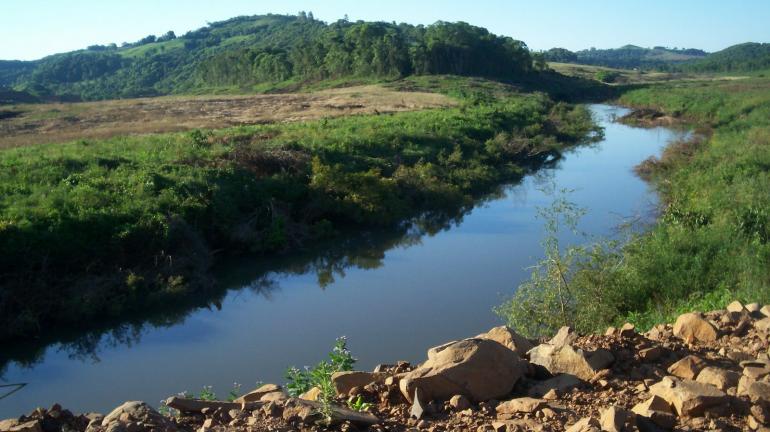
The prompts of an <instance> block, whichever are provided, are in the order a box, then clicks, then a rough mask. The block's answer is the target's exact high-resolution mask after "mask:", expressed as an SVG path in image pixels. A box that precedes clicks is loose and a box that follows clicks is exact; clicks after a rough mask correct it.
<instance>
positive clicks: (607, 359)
mask: <svg viewBox="0 0 770 432" xmlns="http://www.w3.org/2000/svg"><path fill="white" fill-rule="evenodd" d="M529 357H530V363H533V364H536V365H540V366H542V367H544V368H546V369H547V370H548V372H550V373H552V374H554V375H555V374H559V373H566V374H570V375H574V376H576V377H578V378H580V379H582V380H585V381H587V380H590V379H591V378H592V377H593V376H594V375H595V374H596V373H597V372H598V371H600V370H602V369H605V368H607V367H608V366H609V365H611V364H612V362H613V361H614V360H615V358H614V356H613V355H612V353H611V352H609V351H607V350H605V349H598V350H596V351H592V352H584V351H583V350H581V349H575V348H573V347H572V346H571V345H566V344H565V345H553V344H551V343H545V344H541V345H538V346H537V347H535V348H533V349H532V350H531V351H530V352H529Z"/></svg>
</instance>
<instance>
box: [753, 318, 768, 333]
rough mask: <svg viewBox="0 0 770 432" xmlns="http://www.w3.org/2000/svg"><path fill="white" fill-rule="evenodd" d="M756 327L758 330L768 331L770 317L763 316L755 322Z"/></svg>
mask: <svg viewBox="0 0 770 432" xmlns="http://www.w3.org/2000/svg"><path fill="white" fill-rule="evenodd" d="M754 328H755V329H757V330H758V331H761V332H765V333H767V332H768V330H769V329H770V318H762V319H761V320H759V321H757V322H755V323H754Z"/></svg>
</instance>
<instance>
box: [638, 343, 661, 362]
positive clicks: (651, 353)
mask: <svg viewBox="0 0 770 432" xmlns="http://www.w3.org/2000/svg"><path fill="white" fill-rule="evenodd" d="M662 355H663V348H661V347H660V346H654V347H650V348H644V349H641V350H639V358H640V359H642V360H645V361H648V362H653V361H656V360H658V359H660V357H661V356H662Z"/></svg>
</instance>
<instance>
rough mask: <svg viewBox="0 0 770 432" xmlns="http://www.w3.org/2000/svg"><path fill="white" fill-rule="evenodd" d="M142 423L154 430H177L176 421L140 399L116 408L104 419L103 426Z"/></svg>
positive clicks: (170, 431) (169, 431) (166, 431)
mask: <svg viewBox="0 0 770 432" xmlns="http://www.w3.org/2000/svg"><path fill="white" fill-rule="evenodd" d="M127 423H141V424H142V425H144V426H145V427H147V428H150V429H151V430H154V431H165V432H172V431H176V426H175V425H174V423H172V422H170V421H169V420H168V419H167V418H166V417H164V416H163V415H161V414H160V413H159V412H157V411H155V409H154V408H152V407H151V406H149V405H147V404H146V403H144V402H140V401H131V402H126V403H124V404H123V405H121V406H119V407H117V408H115V409H114V410H112V412H110V413H109V414H107V415H106V416H105V417H104V419H102V426H103V427H108V428H109V427H110V425H111V424H127Z"/></svg>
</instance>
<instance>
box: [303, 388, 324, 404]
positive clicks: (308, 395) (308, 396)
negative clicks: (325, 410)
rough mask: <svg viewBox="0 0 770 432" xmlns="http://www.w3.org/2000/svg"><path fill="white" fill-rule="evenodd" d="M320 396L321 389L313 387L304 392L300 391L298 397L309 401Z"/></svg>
mask: <svg viewBox="0 0 770 432" xmlns="http://www.w3.org/2000/svg"><path fill="white" fill-rule="evenodd" d="M320 397H321V389H320V388H318V387H313V388H311V389H310V390H308V391H306V392H305V393H302V394H301V395H299V398H300V399H305V400H309V401H316V400H318V398H320Z"/></svg>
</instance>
